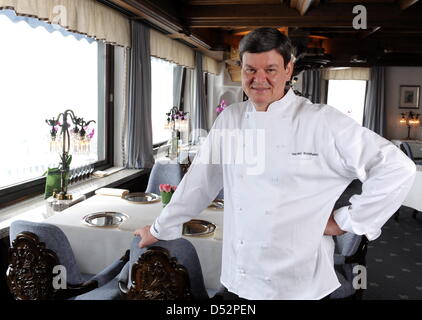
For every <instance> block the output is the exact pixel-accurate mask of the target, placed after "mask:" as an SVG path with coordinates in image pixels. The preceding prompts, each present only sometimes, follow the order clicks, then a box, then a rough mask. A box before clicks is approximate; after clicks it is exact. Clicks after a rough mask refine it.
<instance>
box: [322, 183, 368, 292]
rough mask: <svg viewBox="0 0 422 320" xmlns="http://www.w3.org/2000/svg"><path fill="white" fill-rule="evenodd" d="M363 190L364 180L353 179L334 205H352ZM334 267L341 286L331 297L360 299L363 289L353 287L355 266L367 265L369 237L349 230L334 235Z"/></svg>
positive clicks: (336, 206)
mask: <svg viewBox="0 0 422 320" xmlns="http://www.w3.org/2000/svg"><path fill="white" fill-rule="evenodd" d="M361 192H362V182H361V181H359V180H357V179H356V180H353V181H352V182H351V183H350V184H349V185H348V186H347V188H346V189H345V190H344V192H343V193H342V194H341V195H340V197H339V199H338V200H337V201H336V203H335V205H334V208H333V209H334V210H336V209H338V208H341V207H344V206H348V205H350V201H349V200H350V198H351V197H352V196H353V195H355V194H360V193H361ZM333 239H334V243H335V251H334V269H335V271H336V274H337V278H338V280H339V282H340V284H341V287H339V288H338V289H336V290H335V291H334V292H333V293H331V295H330V296H329V299H360V298H362V292H363V291H362V290H355V289H354V288H353V278H354V277H355V276H356V274H354V273H353V268H354V267H355V266H356V265H362V266H366V251H367V243H368V239H367V238H366V237H365V236H359V235H355V234H352V233H349V232H346V233H345V234H343V235H341V236H334V237H333Z"/></svg>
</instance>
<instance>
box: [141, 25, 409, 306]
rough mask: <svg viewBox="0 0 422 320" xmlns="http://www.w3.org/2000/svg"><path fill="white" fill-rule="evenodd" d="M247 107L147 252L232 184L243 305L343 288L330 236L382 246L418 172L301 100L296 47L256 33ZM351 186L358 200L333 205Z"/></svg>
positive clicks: (233, 258)
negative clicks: (358, 187)
mask: <svg viewBox="0 0 422 320" xmlns="http://www.w3.org/2000/svg"><path fill="white" fill-rule="evenodd" d="M239 51H240V58H241V62H242V86H243V90H244V91H245V93H246V94H247V96H248V97H249V100H248V101H246V102H241V103H236V104H233V105H231V106H229V107H228V108H226V109H225V110H224V111H223V112H222V113H221V114H220V115H219V117H218V118H217V119H216V121H215V123H214V126H213V128H212V129H211V132H210V134H209V135H208V137H207V139H206V141H205V142H204V144H203V145H202V147H201V150H200V152H199V154H198V155H197V157H196V158H195V161H194V162H193V164H192V165H191V167H190V169H189V171H188V172H187V174H186V175H185V177H184V178H183V180H182V181H181V183H180V184H179V186H178V188H177V190H176V192H175V193H174V195H173V197H172V200H171V202H170V203H169V204H168V205H167V206H166V207H165V209H164V210H163V211H162V213H161V214H160V216H159V217H158V218H157V219H156V220H155V222H154V224H153V225H152V226H145V227H143V228H141V229H138V230H136V231H135V234H136V235H140V236H141V238H142V240H141V242H140V244H139V245H140V246H141V247H145V246H148V245H151V244H153V243H154V242H156V241H157V240H158V239H161V240H171V239H176V238H179V237H181V234H182V225H183V223H184V222H186V221H189V220H190V219H192V218H195V217H196V216H197V215H198V214H200V213H201V212H202V211H203V210H204V209H205V208H206V207H207V206H208V205H209V204H210V203H211V202H212V200H213V199H214V198H215V197H216V196H217V194H218V193H219V191H220V190H221V189H222V188H223V187H224V201H225V208H224V231H223V256H222V272H221V283H222V284H223V285H224V287H226V288H227V289H228V291H229V292H231V293H234V294H236V295H238V296H239V297H241V298H245V299H322V298H324V297H326V296H327V295H329V294H330V293H331V292H333V291H334V290H335V289H336V288H338V287H339V286H340V283H339V281H338V279H337V276H336V273H335V271H334V266H333V252H334V241H333V239H332V236H333V235H340V234H343V233H344V232H346V231H347V232H351V233H354V234H358V235H365V236H366V237H367V238H368V239H369V240H374V239H376V238H377V237H378V236H379V235H380V233H381V227H382V226H383V225H384V223H385V222H386V221H387V220H388V219H389V218H390V217H391V216H392V215H393V214H394V212H396V210H397V209H398V208H399V207H400V205H401V203H402V202H403V200H404V198H405V197H406V194H407V192H408V191H409V189H410V187H411V186H412V183H413V179H414V176H415V170H416V169H415V165H414V163H413V162H412V161H410V160H409V159H408V158H407V157H406V156H405V154H404V153H403V152H402V151H400V150H399V149H398V148H397V147H395V146H394V145H393V144H392V143H390V142H389V141H387V140H386V139H384V138H382V137H380V136H379V135H377V134H375V133H374V132H372V131H370V130H368V129H367V128H364V127H362V126H360V125H359V124H358V123H356V122H355V121H354V120H353V119H351V118H349V117H348V116H346V115H344V114H342V113H341V112H339V111H337V110H336V109H334V108H332V107H330V106H328V105H322V104H313V103H311V102H310V101H309V100H307V99H305V98H303V97H299V96H296V95H295V94H294V92H293V91H292V90H291V89H290V90H288V91H287V92H285V84H286V82H287V81H289V80H290V78H291V75H292V72H293V61H292V60H291V57H292V48H291V43H290V40H289V39H288V38H287V37H286V36H285V35H283V34H282V33H280V32H279V31H278V30H277V29H272V28H260V29H257V30H255V31H253V32H251V33H250V34H248V35H247V36H245V37H244V38H243V39H242V41H241V43H240V48H239ZM354 179H359V180H360V181H362V182H363V185H362V193H361V194H360V195H354V196H353V197H351V199H350V203H351V205H350V206H345V207H342V208H339V209H338V210H335V211H334V212H333V207H334V204H335V202H336V200H337V199H338V198H339V196H340V195H341V194H342V193H343V191H344V190H345V188H346V187H347V186H348V185H349V184H350V182H351V181H353V180H354Z"/></svg>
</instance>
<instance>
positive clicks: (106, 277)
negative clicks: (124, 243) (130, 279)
mask: <svg viewBox="0 0 422 320" xmlns="http://www.w3.org/2000/svg"><path fill="white" fill-rule="evenodd" d="M129 252H130V251H129V250H127V251H126V253H125V255H124V256H123V257H121V258H119V259H118V260H116V261H114V262H113V263H112V264H111V265H109V266H107V267H106V268H105V269H104V270H102V271H101V272H99V273H98V274H96V275H95V276H93V277H92V278H91V279H90V280H89V281H96V282H97V283H98V287H101V286H103V285H105V284H106V283H107V282H109V281H111V280H112V279H114V278H115V277H116V276H117V275H118V274H119V272H120V271H121V270H122V268H123V267H124V266H125V264H126V263H127V262H128V261H129Z"/></svg>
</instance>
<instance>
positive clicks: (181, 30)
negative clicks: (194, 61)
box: [109, 0, 211, 50]
mask: <svg viewBox="0 0 422 320" xmlns="http://www.w3.org/2000/svg"><path fill="white" fill-rule="evenodd" d="M109 1H110V2H112V3H114V4H115V5H118V6H120V7H121V8H123V9H125V10H127V11H129V12H132V13H133V14H135V15H136V16H137V17H136V18H132V19H139V20H146V21H148V22H149V23H151V24H152V25H154V26H156V27H158V28H160V29H161V30H164V31H166V32H168V33H169V35H170V36H171V37H173V38H176V39H183V40H184V41H186V42H188V43H189V44H191V45H193V46H195V47H198V48H199V49H201V50H210V49H211V45H210V44H209V43H206V42H204V41H203V40H202V39H200V38H199V37H196V36H195V34H192V33H191V31H190V30H188V29H187V27H186V26H185V25H183V24H182V23H181V22H180V21H179V20H178V19H177V18H176V17H173V16H171V15H169V14H166V13H165V12H164V11H162V10H159V9H158V8H157V7H154V6H151V5H150V4H149V3H148V2H147V1H140V0H138V1H135V0H109Z"/></svg>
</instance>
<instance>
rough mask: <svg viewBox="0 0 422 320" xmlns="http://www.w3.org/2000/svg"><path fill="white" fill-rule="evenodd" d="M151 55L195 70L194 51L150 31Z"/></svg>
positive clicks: (156, 32)
mask: <svg viewBox="0 0 422 320" xmlns="http://www.w3.org/2000/svg"><path fill="white" fill-rule="evenodd" d="M150 45H151V55H152V56H153V57H156V58H160V59H164V60H167V61H170V62H173V63H175V64H178V65H180V66H184V67H187V68H190V69H194V68H195V56H194V51H193V50H192V49H191V48H189V47H187V46H185V45H183V44H182V43H180V42H177V41H176V40H172V39H170V38H169V37H167V36H165V35H164V34H162V33H160V32H158V31H155V30H151V31H150Z"/></svg>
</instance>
